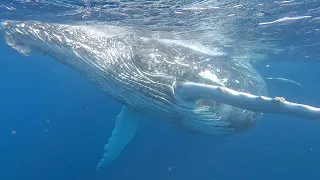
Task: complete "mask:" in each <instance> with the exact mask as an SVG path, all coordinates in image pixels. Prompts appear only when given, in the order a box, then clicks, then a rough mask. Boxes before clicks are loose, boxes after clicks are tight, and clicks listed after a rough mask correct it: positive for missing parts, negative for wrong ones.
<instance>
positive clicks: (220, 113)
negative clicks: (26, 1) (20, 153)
mask: <svg viewBox="0 0 320 180" xmlns="http://www.w3.org/2000/svg"><path fill="white" fill-rule="evenodd" d="M1 29H3V30H4V31H5V39H6V42H7V44H8V45H9V46H11V47H12V48H13V49H15V50H17V51H18V52H20V53H22V54H24V55H29V54H30V53H31V52H33V51H37V52H40V53H44V54H47V55H49V56H51V57H53V58H54V59H56V60H57V61H59V62H61V63H63V64H66V65H67V66H69V67H71V68H72V69H74V70H76V71H77V72H79V73H80V74H81V75H82V76H83V77H84V78H86V79H87V80H88V81H90V82H91V83H93V84H94V85H96V86H97V87H98V88H100V89H101V90H102V91H103V92H105V93H106V94H107V95H109V96H110V97H113V98H114V99H116V100H118V101H119V102H120V103H122V104H123V108H122V110H121V112H120V114H119V116H118V117H117V118H116V123H115V128H114V130H113V132H112V135H111V137H110V139H109V140H108V143H107V145H106V146H105V154H104V157H103V158H102V160H101V162H100V163H99V165H98V168H101V167H102V166H103V165H106V164H111V163H112V162H113V161H114V160H115V159H116V158H117V157H118V156H119V155H120V153H121V151H122V150H123V148H125V146H126V145H127V144H128V143H129V142H130V141H131V140H132V138H133V137H134V135H135V133H136V132H137V129H138V124H139V123H138V122H139V120H140V119H142V117H143V116H144V115H147V116H150V117H152V118H149V119H155V120H158V121H161V122H165V123H168V124H171V125H173V126H176V127H178V128H181V129H185V130H188V131H192V132H196V133H202V134H220V133H232V132H237V131H244V130H246V129H248V128H250V127H251V126H252V125H253V124H254V122H255V121H256V120H258V119H259V118H261V116H262V113H270V114H283V115H288V116H294V117H300V118H305V119H311V120H316V121H319V120H320V109H319V108H316V107H312V106H308V105H303V104H298V103H293V102H289V101H286V100H285V99H284V98H282V97H276V98H270V97H268V94H267V86H266V83H265V82H264V80H263V78H261V76H260V75H259V74H258V72H257V71H256V70H255V69H254V68H253V67H252V66H251V65H250V63H249V62H247V61H239V60H236V59H230V58H227V57H226V56H222V55H214V54H212V53H206V52H202V51H198V50H197V49H194V48H191V47H188V46H185V45H183V43H175V42H174V41H170V40H161V39H155V38H146V37H140V36H138V35H136V34H135V33H133V32H131V31H130V30H127V29H124V28H120V27H114V26H107V25H105V26H94V25H66V24H53V23H46V22H38V21H24V22H18V21H5V22H3V23H2V26H1Z"/></svg>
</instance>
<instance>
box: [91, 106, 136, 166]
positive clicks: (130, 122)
mask: <svg viewBox="0 0 320 180" xmlns="http://www.w3.org/2000/svg"><path fill="white" fill-rule="evenodd" d="M140 118H141V114H140V113H139V112H137V111H136V110H134V109H132V108H129V107H126V106H123V107H122V109H121V112H120V114H119V115H118V116H117V119H116V122H115V128H114V130H113V131H112V135H111V137H110V138H109V140H108V143H107V144H106V145H105V148H104V149H105V153H104V155H103V158H102V159H101V161H100V163H99V164H98V166H97V169H99V168H100V167H101V166H103V165H108V164H111V163H112V162H113V161H114V160H115V159H116V158H117V157H118V156H119V155H120V154H121V152H122V150H123V149H124V148H125V147H126V145H127V144H128V143H129V142H130V141H131V140H132V139H133V137H134V136H135V134H136V132H137V129H138V123H139V119H140Z"/></svg>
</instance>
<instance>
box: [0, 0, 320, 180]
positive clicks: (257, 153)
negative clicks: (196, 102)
mask: <svg viewBox="0 0 320 180" xmlns="http://www.w3.org/2000/svg"><path fill="white" fill-rule="evenodd" d="M1 3H2V2H1ZM1 3H0V4H1ZM10 3H12V2H10V1H4V2H3V4H4V5H6V6H5V7H9V6H13V5H10ZM47 3H48V2H47ZM64 3H70V2H68V1H64ZM74 3H76V4H77V3H80V4H81V3H82V1H79V2H76V1H74ZM97 3H98V2H97ZM70 4H73V3H70ZM4 5H3V6H4ZM104 5H105V4H104ZM32 7H35V6H32ZM316 7H317V6H316ZM24 8H27V9H28V6H24ZM22 9H23V8H22ZM318 9H319V6H318ZM0 10H1V11H3V12H4V8H2V9H0ZM37 10H38V9H37ZM30 11H32V8H31V9H30ZM296 11H299V10H296ZM301 11H302V10H301ZM8 12H9V11H8ZM36 12H37V13H39V14H41V13H43V12H41V11H36ZM37 13H35V14H36V15H34V16H31V15H30V16H31V17H32V18H34V19H38V17H37ZM31 14H32V13H31ZM10 16H11V14H9V13H7V12H4V13H2V12H1V13H0V19H8V18H10ZM12 16H13V15H12ZM50 16H52V15H50ZM60 18H62V17H60ZM99 18H100V17H99ZM13 19H19V16H18V15H16V16H15V17H14V18H13ZM21 19H27V17H21ZM87 20H88V19H87ZM55 21H61V20H60V19H59V20H57V19H55ZM299 25H300V24H294V25H292V26H291V27H290V28H291V29H292V27H296V28H297V29H299ZM310 27H311V28H314V29H317V28H319V23H315V24H311V25H310ZM282 28H289V27H286V26H285V27H282ZM275 29H277V28H275ZM293 34H294V33H293ZM282 35H283V36H284V34H282ZM312 35H314V36H311V37H308V38H307V37H306V36H307V34H305V35H299V34H298V35H292V36H290V38H291V37H299V38H303V37H305V39H313V41H314V43H315V44H316V43H319V41H320V36H319V34H317V33H315V34H312ZM278 36H280V35H279V34H278ZM288 36H289V35H288ZM309 36H310V34H309ZM290 38H289V40H290ZM282 39H283V40H286V38H285V37H283V38H282ZM292 41H294V40H292ZM292 41H291V42H288V44H287V46H291V45H292V43H294V42H292ZM282 43H283V46H285V42H282ZM308 43H311V42H305V45H307V44H308ZM0 48H1V49H0V99H1V100H0V159H1V166H0V179H3V180H20V179H28V180H29V179H30V180H43V179H46V180H51V179H52V180H56V179H59V180H69V179H78V180H82V179H83V180H85V179H97V180H100V179H114V180H122V179H129V178H130V179H141V180H142V179H153V180H164V179H165V180H167V179H169V180H170V179H174V180H176V179H183V180H194V179H205V180H207V179H208V180H229V179H248V180H256V179H263V180H264V179H268V180H269V179H270V180H278V179H279V180H280V179H281V180H282V179H292V180H295V179H297V180H298V179H308V180H318V179H320V174H319V159H320V144H319V142H318V137H320V124H319V123H317V122H312V121H310V120H305V119H301V118H293V117H287V116H282V115H268V114H266V115H264V117H263V118H262V119H261V121H260V122H259V123H257V124H256V125H255V126H254V127H253V128H252V129H250V130H249V131H246V132H244V133H240V134H235V135H232V136H228V137H219V136H205V135H198V134H194V133H190V132H185V131H182V130H180V129H175V128H173V127H168V126H167V125H166V124H161V123H158V122H156V121H153V120H152V119H144V120H143V121H142V123H141V126H140V127H139V131H138V134H137V135H136V137H135V138H134V139H133V141H132V142H131V143H130V144H129V145H128V146H127V147H126V148H125V150H124V151H123V153H122V154H121V156H120V157H119V159H117V161H115V163H114V164H113V165H112V166H110V167H108V168H106V169H103V170H101V171H97V170H96V165H97V163H98V162H99V160H100V159H101V157H102V154H103V151H104V150H103V146H104V144H105V143H106V141H107V139H108V138H109V136H110V135H111V132H112V129H113V127H114V120H115V117H116V116H117V115H118V113H119V112H120V110H121V107H122V105H121V104H120V103H118V102H117V101H115V100H114V99H111V98H109V97H108V96H106V95H105V94H104V93H103V92H101V91H100V90H99V89H97V88H96V87H95V86H94V85H92V84H90V83H89V82H87V81H86V80H85V79H84V78H83V77H81V76H80V75H79V74H78V73H77V72H74V71H73V70H71V69H70V68H68V67H66V66H64V65H62V64H59V63H58V62H56V61H55V60H53V59H52V58H51V57H48V56H44V55H42V54H32V56H30V57H26V56H23V55H22V54H19V53H17V52H16V51H14V50H13V49H11V48H10V47H9V46H8V45H6V43H5V40H4V32H2V31H0ZM297 48H299V47H297ZM300 48H302V49H303V48H305V46H303V47H300ZM313 48H314V49H317V48H319V45H318V46H316V45H314V46H313ZM314 49H313V50H310V51H308V53H309V54H308V56H309V57H312V59H308V58H306V59H303V60H301V59H298V57H299V56H298V57H297V59H291V58H293V57H294V56H291V57H290V58H286V59H285V60H283V61H282V59H281V58H279V57H277V58H278V61H277V60H275V59H264V60H263V61H258V62H256V63H255V64H254V66H255V68H256V69H257V70H258V72H259V73H260V74H261V75H262V76H263V77H269V76H273V77H286V78H289V79H293V80H295V81H297V82H299V83H301V84H302V85H303V89H301V88H299V87H296V86H294V85H290V84H271V85H270V86H269V94H270V96H285V97H286V99H290V100H291V101H294V102H300V103H305V104H310V105H314V106H317V107H319V106H320V103H319V102H320V96H319V92H320V86H319V85H318V83H317V82H318V77H320V72H319V71H318V66H319V63H318V62H317V58H319V57H320V55H319V51H316V50H314ZM297 53H299V52H297ZM301 53H302V51H301ZM293 54H294V53H293ZM304 56H305V54H304ZM282 57H286V56H282ZM280 59H281V60H280ZM267 67H268V68H267Z"/></svg>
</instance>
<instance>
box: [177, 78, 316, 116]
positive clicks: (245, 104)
mask: <svg viewBox="0 0 320 180" xmlns="http://www.w3.org/2000/svg"><path fill="white" fill-rule="evenodd" d="M174 90H175V95H176V98H177V99H180V100H192V99H193V100H194V99H195V100H196V99H211V100H215V101H218V102H221V103H224V104H228V105H231V106H234V107H238V108H242V109H247V110H250V111H254V112H261V113H269V114H283V115H288V116H295V117H301V118H306V119H311V120H316V121H320V108H316V107H312V106H308V105H304V104H298V103H293V102H289V101H286V100H285V99H284V98H281V97H275V98H270V97H265V96H256V95H253V94H249V93H244V92H239V91H235V90H233V89H229V88H226V87H219V86H213V85H205V84H199V83H193V82H183V83H180V84H177V83H176V85H175V89H174Z"/></svg>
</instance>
